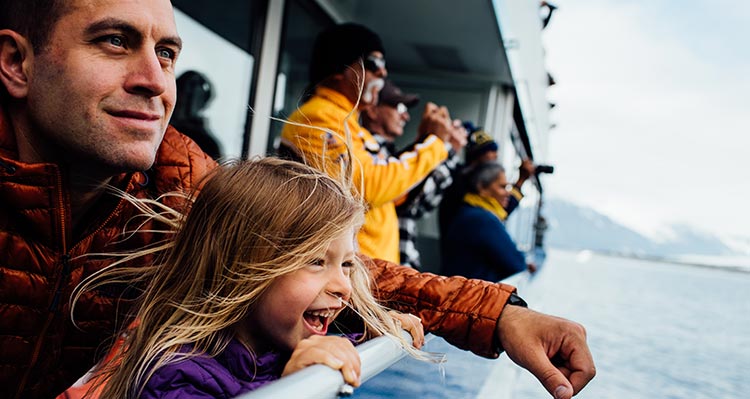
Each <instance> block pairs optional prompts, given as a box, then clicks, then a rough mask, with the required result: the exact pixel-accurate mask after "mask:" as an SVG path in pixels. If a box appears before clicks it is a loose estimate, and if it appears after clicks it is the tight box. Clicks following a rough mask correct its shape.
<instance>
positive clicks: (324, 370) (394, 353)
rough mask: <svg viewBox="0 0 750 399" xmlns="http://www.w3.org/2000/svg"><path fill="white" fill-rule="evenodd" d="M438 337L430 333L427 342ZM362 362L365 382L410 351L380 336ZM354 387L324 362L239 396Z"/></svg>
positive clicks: (329, 397)
mask: <svg viewBox="0 0 750 399" xmlns="http://www.w3.org/2000/svg"><path fill="white" fill-rule="evenodd" d="M528 277H529V273H528V272H523V273H518V274H515V275H513V276H511V277H508V278H507V279H505V280H503V281H502V282H503V283H506V284H511V285H515V286H518V285H524V284H525V283H526V280H528ZM402 335H403V336H404V338H405V339H406V340H407V342H409V343H411V335H409V334H408V333H407V332H406V331H402ZM432 338H434V335H431V334H427V336H426V337H425V343H426V342H428V341H429V340H431V339H432ZM357 351H358V352H359V357H360V360H361V364H362V373H361V375H360V376H361V381H362V383H363V384H364V383H365V381H367V380H369V379H370V378H372V377H374V376H376V375H378V374H380V372H382V371H383V370H385V369H387V368H388V367H390V366H392V365H393V364H394V363H396V362H398V361H399V360H401V359H402V358H403V357H404V356H405V355H406V352H405V351H404V350H403V349H401V346H400V345H399V344H398V343H397V342H395V341H394V340H393V339H391V338H388V337H385V336H383V337H377V338H374V339H371V340H369V341H367V342H365V343H363V344H361V345H358V346H357ZM353 390H354V388H352V387H351V386H350V385H348V384H346V383H344V377H343V376H342V375H341V372H339V371H338V370H334V369H332V368H330V367H328V366H324V365H322V364H316V365H313V366H310V367H307V368H305V369H303V370H300V371H298V372H296V373H294V374H290V375H288V376H286V377H284V378H281V379H279V380H277V381H274V382H271V383H269V384H267V385H264V386H262V387H260V388H258V389H256V390H254V391H252V392H248V393H246V394H243V395H240V396H238V397H237V399H258V398H295V399H302V398H310V399H336V398H339V397H346V396H349V395H351V394H352V392H353Z"/></svg>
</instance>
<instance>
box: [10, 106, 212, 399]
mask: <svg viewBox="0 0 750 399" xmlns="http://www.w3.org/2000/svg"><path fill="white" fill-rule="evenodd" d="M3 116H4V115H3V112H2V109H0V386H2V387H3V388H2V389H0V397H20V398H45V397H53V396H54V395H55V394H57V393H60V392H62V391H63V390H65V388H67V387H68V386H70V384H71V383H73V382H74V381H75V380H76V379H77V378H78V377H80V376H81V375H82V374H83V373H84V372H85V371H86V370H87V369H89V368H90V367H91V365H93V364H94V363H95V361H96V359H97V357H98V356H99V355H101V354H103V353H106V349H107V348H106V347H104V346H103V345H102V344H103V343H105V342H107V341H108V339H111V338H112V337H114V333H115V332H116V328H117V326H116V323H119V322H121V321H122V320H123V318H124V316H125V312H124V308H125V306H118V305H121V304H122V302H123V301H120V300H119V298H120V297H121V296H122V289H120V290H110V291H111V292H110V291H107V290H106V289H105V290H100V291H97V292H95V293H89V294H87V295H85V296H83V297H81V299H80V301H79V302H78V303H77V305H76V317H75V320H76V323H77V325H78V328H76V327H74V326H73V325H72V323H71V317H70V295H71V292H72V290H73V288H75V286H76V285H77V284H78V283H79V282H81V280H82V279H83V278H85V277H86V276H89V275H91V274H92V273H93V272H95V271H96V270H99V269H101V268H102V267H104V266H106V265H108V264H109V263H111V261H112V260H111V258H110V259H107V258H106V257H102V256H99V257H93V256H86V257H84V256H82V255H85V254H89V253H113V252H122V251H127V250H133V249H135V248H140V247H142V246H143V245H145V244H148V243H151V242H154V240H156V239H158V237H155V236H154V235H153V234H150V233H143V234H136V235H135V236H133V237H132V238H130V239H127V240H126V241H124V242H118V241H120V240H122V232H123V229H124V228H125V227H126V224H127V223H128V221H129V220H130V219H131V218H132V216H133V215H135V214H136V210H135V209H134V207H132V206H130V205H129V203H127V202H126V201H124V200H121V199H119V198H117V197H115V196H113V195H110V194H105V195H103V196H102V198H101V199H100V200H98V201H97V204H96V205H95V206H94V208H93V209H91V212H89V213H88V214H89V215H98V217H92V218H90V219H86V220H85V221H82V222H81V223H79V224H80V225H83V226H84V227H83V228H81V229H78V228H76V229H75V230H74V229H72V227H71V226H72V222H71V216H70V213H71V212H70V203H69V201H70V199H69V193H68V191H67V190H68V188H67V187H66V185H67V181H68V180H67V179H66V176H65V173H66V172H65V171H63V170H60V169H59V168H58V167H57V166H56V165H53V164H24V163H20V162H18V161H17V155H16V145H15V136H14V135H13V133H12V132H11V131H10V126H9V122H8V120H7V119H5V118H4V117H3ZM214 165H215V162H214V161H213V160H211V159H210V158H209V157H208V156H207V155H205V154H204V153H203V152H202V151H201V150H200V148H199V147H198V146H197V145H196V144H195V143H193V142H192V141H191V140H190V139H188V138H186V137H184V136H182V135H181V134H179V133H177V131H176V130H174V129H173V128H169V129H168V130H167V133H166V135H165V138H164V142H163V143H162V145H161V146H160V148H159V151H158V154H157V158H156V163H155V164H154V166H153V168H152V169H150V170H149V171H147V172H145V173H140V172H139V173H134V174H127V175H125V174H124V175H121V176H117V177H116V178H114V179H113V180H112V181H111V184H112V185H113V186H115V187H117V188H120V189H122V190H124V191H126V192H128V193H129V194H131V195H133V196H135V197H138V198H143V197H147V196H148V197H154V195H158V194H159V193H164V192H168V191H174V190H180V189H181V190H190V188H191V187H193V185H194V184H195V183H197V180H198V179H199V178H200V177H202V176H204V175H205V173H206V172H207V171H208V170H209V169H210V168H213V167H214ZM132 224H133V222H132V221H131V227H132ZM79 230H80V231H79ZM116 291H119V292H116ZM131 295H132V294H131Z"/></svg>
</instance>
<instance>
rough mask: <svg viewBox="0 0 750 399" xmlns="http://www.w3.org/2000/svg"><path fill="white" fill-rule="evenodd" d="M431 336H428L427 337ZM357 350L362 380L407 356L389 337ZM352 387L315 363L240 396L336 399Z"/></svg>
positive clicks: (253, 398)
mask: <svg viewBox="0 0 750 399" xmlns="http://www.w3.org/2000/svg"><path fill="white" fill-rule="evenodd" d="M403 336H404V338H405V339H407V341H408V342H410V343H411V336H410V335H409V334H408V333H406V332H405V331H404V332H403ZM430 337H431V336H428V337H426V338H425V340H427V339H429V338H430ZM357 351H358V352H359V357H360V360H361V362H362V372H361V374H360V377H361V381H362V383H364V382H365V381H367V380H369V379H370V378H372V377H374V376H376V375H378V374H380V372H382V371H383V370H385V369H387V368H388V367H390V366H391V365H393V364H394V363H396V362H397V361H399V360H401V358H403V357H404V356H405V355H406V352H404V351H403V350H402V349H401V346H400V345H399V344H398V343H397V342H395V341H394V340H393V339H391V338H388V337H377V338H374V339H371V340H369V341H367V342H365V343H363V344H361V345H358V346H357ZM353 390H354V388H352V387H351V386H350V385H348V384H346V383H344V378H343V377H342V376H341V372H339V371H338V370H334V369H332V368H330V367H328V366H324V365H321V364H316V365H314V366H310V367H307V368H305V369H303V370H300V371H298V372H296V373H294V374H290V375H288V376H286V377H284V378H282V379H280V380H277V381H274V382H271V383H269V384H267V385H264V386H262V387H260V388H258V389H256V390H255V391H252V392H248V393H246V394H244V395H240V396H238V397H237V398H238V399H256V398H311V399H313V398H314V399H335V398H338V397H340V396H348V395H350V394H351V393H352V392H353Z"/></svg>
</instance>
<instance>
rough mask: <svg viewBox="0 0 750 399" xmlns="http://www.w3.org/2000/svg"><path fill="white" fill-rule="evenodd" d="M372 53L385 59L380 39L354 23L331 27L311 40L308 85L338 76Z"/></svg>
mask: <svg viewBox="0 0 750 399" xmlns="http://www.w3.org/2000/svg"><path fill="white" fill-rule="evenodd" d="M373 51H380V52H381V53H383V55H385V49H384V48H383V43H382V42H381V40H380V36H378V35H377V33H375V32H373V31H371V30H370V29H368V28H366V27H364V26H362V25H359V24H355V23H345V24H340V25H334V26H331V27H330V28H328V29H326V30H324V31H322V32H320V33H319V34H318V36H317V37H316V38H315V44H313V51H312V55H311V60H310V71H309V72H310V85H311V86H315V85H316V84H318V83H320V82H321V81H323V80H324V79H325V78H327V77H329V76H331V75H334V74H337V73H341V72H343V71H344V69H346V67H347V66H349V65H351V64H353V63H354V62H355V61H357V60H358V59H360V58H362V57H366V56H367V55H368V54H369V53H371V52H373Z"/></svg>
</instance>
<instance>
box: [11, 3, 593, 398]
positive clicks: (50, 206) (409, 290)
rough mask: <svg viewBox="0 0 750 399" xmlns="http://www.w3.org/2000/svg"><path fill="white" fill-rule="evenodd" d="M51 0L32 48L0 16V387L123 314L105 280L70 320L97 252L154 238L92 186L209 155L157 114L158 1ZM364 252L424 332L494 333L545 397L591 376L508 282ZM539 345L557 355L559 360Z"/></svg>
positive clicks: (161, 89) (61, 373) (26, 378)
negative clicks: (434, 272) (59, 10)
mask: <svg viewBox="0 0 750 399" xmlns="http://www.w3.org/2000/svg"><path fill="white" fill-rule="evenodd" d="M17 1H18V2H25V1H26V0H17ZM2 4H3V8H2V10H3V12H5V8H4V6H5V5H6V4H8V2H7V1H6V2H3V3H2ZM65 4H66V5H67V6H68V7H69V8H68V9H67V12H66V13H64V15H62V16H61V17H59V18H58V19H57V22H56V23H54V24H52V25H50V26H49V43H54V45H51V46H45V47H43V48H40V49H35V48H34V46H33V45H32V44H31V41H30V40H29V38H28V37H26V36H25V35H24V34H22V33H19V32H18V31H16V30H14V29H9V27H10V26H18V25H15V24H10V25H3V26H0V82H1V84H2V86H3V87H4V88H5V90H6V91H7V94H8V96H7V98H6V99H5V100H3V102H2V104H0V315H2V317H0V383H1V384H2V386H3V389H2V390H0V397H16V398H46V397H52V396H53V395H55V394H57V393H59V392H62V391H63V390H64V389H65V388H67V387H68V386H69V385H70V384H72V383H73V382H74V381H75V380H76V379H77V378H78V377H79V376H80V375H81V374H82V373H83V372H84V371H85V370H87V369H88V368H90V367H91V366H92V365H93V364H94V363H95V361H96V360H97V357H98V356H101V355H102V354H103V353H105V352H106V346H104V345H103V343H104V342H105V341H106V340H107V338H112V337H114V334H115V332H116V331H117V330H118V329H119V327H121V326H122V322H124V321H126V318H127V317H128V311H127V310H128V309H127V305H128V301H127V300H126V299H127V298H128V297H129V296H128V295H127V294H128V290H126V289H125V287H122V286H112V287H106V288H103V289H100V290H97V291H93V292H87V293H85V294H84V295H83V296H81V297H80V298H79V299H78V301H77V304H76V311H75V313H74V314H73V315H72V317H73V319H74V320H75V322H76V326H73V324H72V323H71V314H70V302H69V301H70V296H71V292H72V290H73V288H74V287H75V286H76V285H77V284H78V283H79V282H80V281H81V280H82V279H84V278H87V277H89V276H91V275H92V274H93V273H95V272H96V271H98V270H101V269H102V268H103V267H105V266H107V265H108V264H110V263H111V262H112V258H111V257H108V256H104V255H101V254H106V253H122V252H125V251H128V250H134V249H141V248H143V247H144V246H149V245H154V244H155V243H156V242H158V241H160V240H161V239H164V238H165V237H164V236H163V235H159V234H156V233H154V232H153V231H151V229H152V228H154V227H155V226H152V225H150V224H147V225H146V226H143V227H144V228H145V229H142V230H139V232H137V233H135V234H133V235H132V237H130V238H128V239H127V240H125V241H123V240H122V232H123V230H125V229H128V227H129V225H128V222H129V221H131V219H132V218H133V216H135V215H137V214H138V213H139V212H138V211H137V210H136V209H133V207H132V206H130V205H128V203H127V201H125V200H123V199H121V198H118V197H116V196H113V195H111V194H110V193H109V192H108V191H107V190H106V187H107V186H113V187H115V188H118V189H120V190H122V191H125V192H127V193H128V194H130V195H133V196H135V197H137V198H156V197H158V196H159V195H161V194H164V193H167V192H170V191H174V190H183V191H185V190H192V189H194V188H195V187H196V186H197V185H199V182H198V181H199V179H201V178H203V177H204V176H205V175H206V174H207V172H208V171H209V170H210V169H212V168H214V167H216V164H215V162H213V161H212V160H210V159H209V157H208V156H207V155H206V154H205V153H203V152H202V151H201V150H200V149H199V148H198V147H197V145H196V144H195V143H194V142H192V141H191V140H190V139H188V138H187V137H185V136H182V135H181V134H179V133H178V132H177V131H176V130H174V129H173V128H170V127H168V125H167V121H168V120H169V117H170V116H171V114H172V110H173V108H174V100H175V97H176V94H175V77H174V63H175V61H176V59H177V56H178V54H179V51H180V48H181V45H180V43H181V41H180V38H179V36H178V35H177V30H176V26H175V23H174V14H173V10H172V6H171V4H170V2H169V1H167V0H129V1H120V0H96V1H94V0H69V1H67V2H66V3H65ZM15 15H16V16H17V17H18V14H15ZM19 29H21V28H19ZM170 205H171V206H178V205H179V204H170ZM150 261H151V260H150V259H143V260H142V261H139V262H140V263H136V264H132V265H130V266H133V267H138V266H143V265H145V264H148V262H150ZM366 261H367V263H368V264H369V265H370V266H371V270H372V272H373V275H374V276H375V278H376V281H377V285H378V287H377V292H378V294H379V295H380V297H381V298H382V299H383V301H384V302H385V303H386V304H389V305H391V306H393V307H395V308H398V309H401V310H404V311H407V312H412V313H415V314H417V315H419V316H420V318H421V319H422V321H423V323H424V325H425V329H426V330H427V331H432V332H435V333H436V334H438V335H441V336H444V337H445V338H446V339H448V340H449V341H450V342H452V343H454V344H455V345H458V346H460V347H462V348H466V349H470V350H472V351H474V352H476V353H479V354H483V355H485V356H497V355H498V353H499V351H500V350H502V348H505V349H506V350H507V353H508V355H509V356H510V357H511V358H512V359H514V360H515V361H516V362H518V363H519V364H521V365H523V366H524V367H527V368H529V369H530V370H531V371H532V372H533V373H534V374H535V375H537V376H538V377H539V378H540V379H542V382H543V384H544V385H545V387H546V388H547V389H548V390H549V391H550V392H564V393H563V394H562V395H558V397H563V398H570V396H571V395H572V394H573V393H574V392H577V391H578V390H580V389H582V388H583V386H585V385H586V383H587V382H588V381H589V380H590V379H591V378H592V377H593V375H594V366H593V361H592V359H591V354H590V353H589V351H588V348H587V346H586V340H585V332H584V330H583V328H582V327H581V326H579V325H578V324H575V323H572V322H568V321H564V320H561V319H557V318H554V317H550V316H546V315H542V314H540V313H536V312H534V311H531V310H529V309H525V308H523V307H520V306H514V305H513V304H514V303H517V301H515V302H514V301H513V295H512V294H511V293H512V292H513V288H512V287H509V286H504V285H499V284H483V283H481V282H478V281H476V280H465V279H462V278H454V279H445V278H438V277H435V276H430V275H420V274H418V273H416V272H414V271H413V270H411V269H408V268H404V267H400V266H397V265H392V264H388V263H387V262H382V261H371V260H369V259H366ZM452 292H462V293H467V297H470V298H472V299H463V300H459V299H456V298H455V295H453V294H451V293H452ZM508 301H510V305H508V306H506V305H507V304H508ZM76 327H77V328H76ZM552 356H557V357H559V358H560V359H562V361H563V362H564V364H563V365H562V366H558V367H560V369H557V368H555V366H553V365H552V363H551V362H550V360H549V358H550V357H552Z"/></svg>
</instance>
